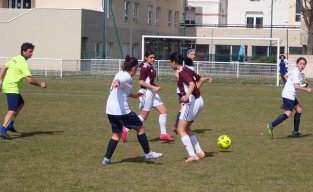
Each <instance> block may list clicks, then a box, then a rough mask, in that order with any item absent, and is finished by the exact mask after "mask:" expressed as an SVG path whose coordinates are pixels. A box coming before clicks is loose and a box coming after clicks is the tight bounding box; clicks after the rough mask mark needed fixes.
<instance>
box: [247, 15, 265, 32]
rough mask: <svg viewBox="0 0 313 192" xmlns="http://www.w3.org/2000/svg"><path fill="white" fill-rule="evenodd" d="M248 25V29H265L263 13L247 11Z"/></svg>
mask: <svg viewBox="0 0 313 192" xmlns="http://www.w3.org/2000/svg"><path fill="white" fill-rule="evenodd" d="M246 25H247V28H263V12H261V11H259V12H254V11H247V13H246Z"/></svg>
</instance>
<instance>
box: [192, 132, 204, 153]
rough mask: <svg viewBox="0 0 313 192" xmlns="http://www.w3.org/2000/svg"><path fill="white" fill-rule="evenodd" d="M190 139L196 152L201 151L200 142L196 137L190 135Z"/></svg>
mask: <svg viewBox="0 0 313 192" xmlns="http://www.w3.org/2000/svg"><path fill="white" fill-rule="evenodd" d="M190 141H191V143H192V146H193V148H194V149H195V151H196V153H199V152H201V151H202V149H201V147H200V144H199V142H198V139H197V137H196V136H195V135H192V136H190Z"/></svg>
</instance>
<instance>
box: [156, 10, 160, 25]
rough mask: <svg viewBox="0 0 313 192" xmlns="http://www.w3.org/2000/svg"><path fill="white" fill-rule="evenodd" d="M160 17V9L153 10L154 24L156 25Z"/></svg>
mask: <svg viewBox="0 0 313 192" xmlns="http://www.w3.org/2000/svg"><path fill="white" fill-rule="evenodd" d="M160 15H161V7H157V8H156V10H155V24H156V25H158V24H159V22H160Z"/></svg>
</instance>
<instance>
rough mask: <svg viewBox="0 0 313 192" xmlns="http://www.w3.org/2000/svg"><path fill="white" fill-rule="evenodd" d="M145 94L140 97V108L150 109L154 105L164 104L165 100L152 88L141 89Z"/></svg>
mask: <svg viewBox="0 0 313 192" xmlns="http://www.w3.org/2000/svg"><path fill="white" fill-rule="evenodd" d="M139 92H140V93H143V96H141V97H139V101H140V103H139V109H141V110H144V111H150V110H151V108H152V107H155V106H158V105H162V104H163V102H162V100H161V98H160V96H159V95H158V94H157V92H155V91H153V90H151V89H139Z"/></svg>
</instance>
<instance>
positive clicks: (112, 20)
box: [0, 0, 183, 59]
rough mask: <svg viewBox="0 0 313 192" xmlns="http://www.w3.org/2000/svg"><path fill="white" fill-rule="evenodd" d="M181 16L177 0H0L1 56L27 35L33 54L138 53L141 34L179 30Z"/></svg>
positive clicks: (118, 55)
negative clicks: (33, 47)
mask: <svg viewBox="0 0 313 192" xmlns="http://www.w3.org/2000/svg"><path fill="white" fill-rule="evenodd" d="M182 21H183V4H182V3H180V1H179V0H171V1H166V0H120V1H112V0H92V1H91V0H67V1H63V0H54V1H49V0H0V30H1V31H2V32H1V34H0V42H1V46H0V56H13V55H16V54H18V53H19V47H20V45H21V44H22V43H23V42H26V41H27V42H33V43H34V44H35V45H36V52H35V57H44V58H46V57H48V58H63V59H79V58H81V59H94V58H122V57H125V55H127V54H130V55H133V56H136V57H138V56H140V55H141V36H142V35H182V34H180V33H181V30H180V28H181V27H180V23H182ZM103 42H105V43H103Z"/></svg>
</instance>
